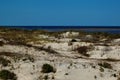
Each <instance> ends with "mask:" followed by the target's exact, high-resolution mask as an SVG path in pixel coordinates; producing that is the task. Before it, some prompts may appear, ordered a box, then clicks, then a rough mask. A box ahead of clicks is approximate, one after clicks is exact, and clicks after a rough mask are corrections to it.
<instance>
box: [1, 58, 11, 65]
mask: <svg viewBox="0 0 120 80" xmlns="http://www.w3.org/2000/svg"><path fill="white" fill-rule="evenodd" d="M10 63H11V62H10V61H9V60H7V59H5V58H3V57H0V64H2V66H4V67H5V66H8V64H10Z"/></svg>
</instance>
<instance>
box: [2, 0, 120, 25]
mask: <svg viewBox="0 0 120 80" xmlns="http://www.w3.org/2000/svg"><path fill="white" fill-rule="evenodd" d="M0 25H17V26H28V25H34V26H43V25H44V26H45V25H46V26H47V25H49V26H52V25H55V26H57V25H59V26H61V25H64V26H66V25H74V26H78V25H80V26H120V0H0Z"/></svg>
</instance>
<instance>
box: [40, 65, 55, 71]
mask: <svg viewBox="0 0 120 80" xmlns="http://www.w3.org/2000/svg"><path fill="white" fill-rule="evenodd" d="M42 72H43V73H50V72H54V73H55V72H56V71H55V69H54V68H53V66H51V65H50V64H44V65H43V66H42Z"/></svg>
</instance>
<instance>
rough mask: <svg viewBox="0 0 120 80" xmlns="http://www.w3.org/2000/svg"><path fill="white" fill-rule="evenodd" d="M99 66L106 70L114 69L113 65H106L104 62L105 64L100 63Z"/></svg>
mask: <svg viewBox="0 0 120 80" xmlns="http://www.w3.org/2000/svg"><path fill="white" fill-rule="evenodd" d="M98 65H99V66H101V67H104V68H108V69H112V66H111V64H109V63H106V62H104V63H98Z"/></svg>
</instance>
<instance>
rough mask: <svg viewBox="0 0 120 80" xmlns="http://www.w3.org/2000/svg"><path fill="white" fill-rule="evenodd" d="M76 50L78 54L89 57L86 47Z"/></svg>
mask: <svg viewBox="0 0 120 80" xmlns="http://www.w3.org/2000/svg"><path fill="white" fill-rule="evenodd" d="M76 50H77V51H78V53H80V54H82V55H84V56H87V57H89V54H87V52H88V47H87V46H81V47H78V48H77V49H76Z"/></svg>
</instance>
